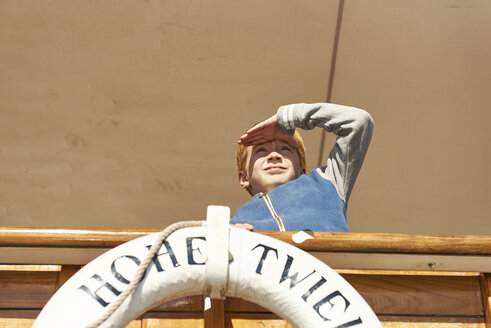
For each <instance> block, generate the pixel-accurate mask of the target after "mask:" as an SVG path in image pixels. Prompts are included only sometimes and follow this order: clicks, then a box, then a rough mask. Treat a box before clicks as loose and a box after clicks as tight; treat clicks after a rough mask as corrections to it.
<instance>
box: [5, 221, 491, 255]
mask: <svg viewBox="0 0 491 328" xmlns="http://www.w3.org/2000/svg"><path fill="white" fill-rule="evenodd" d="M158 231H160V230H158V229H102V228H97V229H93V228H90V229H82V228H28V227H0V247H70V248H112V247H115V246H118V245H120V244H122V243H124V242H127V241H130V240H132V239H135V238H138V237H141V236H145V235H147V234H150V233H155V232H158ZM260 233H261V234H264V235H267V236H270V237H273V238H276V239H279V240H282V241H284V242H287V243H290V244H292V245H295V246H296V247H298V248H301V249H303V250H305V251H311V252H315V251H324V252H353V253H401V254H452V255H456V254H457V255H458V254H461V255H491V236H471V235H423V234H389V233H335V232H312V233H310V234H311V235H312V236H313V239H308V240H306V241H304V242H303V243H300V244H297V243H295V242H293V241H292V235H293V234H295V232H271V231H264V232H260Z"/></svg>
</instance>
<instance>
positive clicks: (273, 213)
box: [259, 192, 285, 231]
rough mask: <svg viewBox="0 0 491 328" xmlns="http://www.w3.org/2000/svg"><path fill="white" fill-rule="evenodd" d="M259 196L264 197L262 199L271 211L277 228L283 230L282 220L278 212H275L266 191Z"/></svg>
mask: <svg viewBox="0 0 491 328" xmlns="http://www.w3.org/2000/svg"><path fill="white" fill-rule="evenodd" d="M259 198H264V201H265V202H266V205H267V206H268V209H269V211H270V212H271V215H272V216H273V218H274V219H275V220H276V223H277V224H278V228H279V229H280V231H285V226H284V225H283V221H282V220H281V218H280V216H279V215H278V213H276V211H275V209H274V207H273V203H272V202H271V199H270V198H269V196H268V193H265V192H264V193H262V194H261V196H260V197H259Z"/></svg>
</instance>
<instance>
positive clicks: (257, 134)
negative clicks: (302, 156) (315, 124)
mask: <svg viewBox="0 0 491 328" xmlns="http://www.w3.org/2000/svg"><path fill="white" fill-rule="evenodd" d="M272 140H283V141H286V142H287V143H288V144H289V145H290V146H291V147H292V148H293V149H298V145H297V143H296V142H295V140H294V139H293V138H292V137H291V136H290V135H288V134H286V133H285V132H283V130H281V128H280V126H279V125H278V119H277V118H276V115H273V116H271V117H270V118H268V119H266V120H264V121H262V122H260V123H258V124H256V125H254V126H253V127H252V128H250V129H249V130H248V131H247V132H246V133H245V134H243V135H242V136H241V137H240V138H239V140H238V141H237V143H238V144H240V145H244V146H246V147H247V146H254V145H259V144H262V143H265V142H268V141H272Z"/></svg>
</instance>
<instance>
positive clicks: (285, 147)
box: [281, 146, 292, 151]
mask: <svg viewBox="0 0 491 328" xmlns="http://www.w3.org/2000/svg"><path fill="white" fill-rule="evenodd" d="M281 150H286V151H292V150H291V148H290V147H287V146H283V147H281Z"/></svg>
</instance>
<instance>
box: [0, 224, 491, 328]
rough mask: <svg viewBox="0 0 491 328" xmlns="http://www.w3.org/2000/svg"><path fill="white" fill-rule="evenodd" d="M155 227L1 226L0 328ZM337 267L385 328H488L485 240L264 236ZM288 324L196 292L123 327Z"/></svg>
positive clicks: (31, 312) (490, 280) (489, 272)
mask: <svg viewBox="0 0 491 328" xmlns="http://www.w3.org/2000/svg"><path fill="white" fill-rule="evenodd" d="M157 231H158V230H127V229H125V230H123V229H65V228H63V229H62V228H13V227H3V228H1V227H0V327H15V328H18V327H30V326H31V325H32V322H33V320H34V319H35V317H36V316H37V314H38V313H39V311H40V309H41V308H42V307H43V306H44V304H45V303H46V302H47V300H48V299H49V298H50V297H51V296H52V295H53V293H54V292H55V291H56V289H57V288H59V287H60V286H61V285H62V284H63V283H64V282H65V281H66V280H67V279H68V278H69V277H70V276H71V275H72V274H73V273H75V272H76V271H77V270H78V269H80V267H81V266H83V265H84V264H86V263H88V262H90V261H91V260H92V259H94V258H95V257H97V256H98V255H100V254H101V253H103V252H105V251H107V250H108V249H110V248H112V247H115V246H117V245H119V244H121V243H123V242H126V241H129V240H132V239H134V238H137V237H140V236H144V235H146V234H149V233H152V232H157ZM261 233H262V234H265V235H268V236H271V237H274V238H277V239H280V240H282V241H284V242H287V243H290V244H293V245H295V246H296V247H298V248H301V249H303V250H305V251H307V252H309V253H311V254H312V255H314V256H316V257H317V258H319V259H321V260H322V261H324V262H325V263H327V264H328V265H329V266H330V267H332V268H334V269H335V270H337V271H338V272H339V273H340V274H341V275H343V277H344V278H345V279H346V280H348V282H349V283H350V284H351V285H352V286H353V287H355V289H357V290H358V292H359V293H360V294H361V295H362V296H363V297H364V298H365V299H366V300H367V302H368V303H369V304H370V306H371V307H372V309H373V310H374V311H375V313H377V315H378V316H379V318H380V320H381V321H382V323H383V325H384V327H425V328H427V327H466V328H471V327H472V328H474V327H480V328H484V327H486V328H491V290H490V286H491V236H444V235H414V234H412V235H410V234H359V233H326V232H314V233H310V234H311V237H313V238H312V239H308V240H305V241H304V242H302V243H295V242H294V241H293V240H292V237H293V234H294V233H291V232H261ZM261 324H262V326H267V327H288V324H287V323H286V322H284V321H283V320H281V319H280V318H278V317H276V316H275V315H274V314H272V313H269V312H268V311H267V310H266V309H263V308H261V307H259V306H257V305H254V304H251V303H248V302H245V301H242V300H240V299H233V298H231V299H227V300H225V301H213V302H212V307H211V308H210V309H209V310H207V311H204V302H203V298H202V297H201V296H195V297H188V298H184V299H179V300H175V301H172V302H169V303H166V304H163V305H161V306H159V307H157V308H155V309H152V310H151V311H149V312H147V313H145V314H144V315H143V316H142V317H140V318H138V319H136V320H134V321H133V322H132V323H131V324H130V325H129V327H159V326H161V327H214V328H215V327H216V328H219V327H262V326H261Z"/></svg>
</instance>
